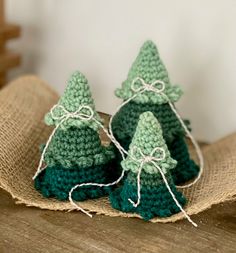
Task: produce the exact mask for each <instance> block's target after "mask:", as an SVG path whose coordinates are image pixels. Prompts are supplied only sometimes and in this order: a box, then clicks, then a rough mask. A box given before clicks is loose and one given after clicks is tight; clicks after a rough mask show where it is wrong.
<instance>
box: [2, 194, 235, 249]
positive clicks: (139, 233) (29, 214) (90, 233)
mask: <svg viewBox="0 0 236 253" xmlns="http://www.w3.org/2000/svg"><path fill="white" fill-rule="evenodd" d="M193 219H194V220H195V221H196V222H197V223H198V224H199V228H197V229H196V228H194V227H192V225H191V224H189V223H188V222H187V221H180V222H177V223H174V224H152V223H149V222H145V221H142V220H139V219H131V218H121V217H116V218H113V217H106V216H100V215H97V216H94V217H93V218H92V219H91V218H89V217H87V216H85V215H84V214H81V213H79V212H72V213H65V212H54V211H47V210H40V209H36V208H29V207H25V206H18V205H15V204H14V201H13V200H12V199H11V198H10V197H9V196H8V194H7V193H5V192H3V191H0V224H1V225H0V252H1V253H2V252H3V253H4V252H6V253H7V252H11V253H16V252H65V253H67V252H96V253H100V252H114V253H116V252H132V253H133V252H150V253H157V252H170V253H171V252H175V253H176V252H193V253H194V252H203V253H204V252H207V253H210V252H224V253H228V252H232V253H233V252H236V203H227V204H224V205H219V206H215V207H213V208H212V209H210V210H208V211H206V212H203V213H201V214H199V215H195V216H193Z"/></svg>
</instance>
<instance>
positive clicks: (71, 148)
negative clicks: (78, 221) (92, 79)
mask: <svg viewBox="0 0 236 253" xmlns="http://www.w3.org/2000/svg"><path fill="white" fill-rule="evenodd" d="M90 108H91V109H90ZM76 112H77V114H74V116H70V117H68V113H76ZM93 118H95V119H96V120H97V121H101V119H100V117H99V115H98V114H97V113H96V111H95V106H94V102H93V99H92V96H91V92H90V89H89V86H88V82H87V79H86V78H85V77H84V76H83V75H82V74H81V73H79V72H76V73H74V74H73V75H72V77H71V78H70V80H69V82H68V85H67V88H66V90H65V92H64V95H63V96H62V97H61V98H60V100H59V102H58V104H57V106H56V107H55V108H53V110H52V111H51V112H50V113H48V114H47V115H46V116H45V122H46V124H48V125H55V126H58V125H59V127H58V129H57V130H56V132H55V134H54V135H53V137H52V140H51V142H50V144H49V146H48V148H47V149H46V153H45V156H44V161H45V163H46V166H47V167H46V169H45V170H43V171H42V172H41V173H40V174H39V175H38V176H37V178H36V179H35V187H36V189H37V190H39V191H40V192H41V193H42V195H43V196H44V197H47V198H48V197H55V198H57V199H59V200H66V199H68V194H69V192H70V190H71V188H72V187H73V186H75V185H76V184H81V183H88V182H92V183H102V184H104V183H107V182H110V179H109V167H110V165H111V162H112V161H113V158H114V152H113V150H112V147H110V146H109V147H104V146H102V144H101V141H100V138H99V134H98V130H99V128H100V127H99V125H98V124H97V123H96V122H95V121H94V120H93ZM108 191H109V188H107V187H102V188H100V187H95V186H83V187H80V188H77V189H76V190H75V191H74V192H73V195H72V198H73V199H74V200H77V201H82V200H86V199H91V198H97V197H100V196H103V195H105V194H107V193H108Z"/></svg>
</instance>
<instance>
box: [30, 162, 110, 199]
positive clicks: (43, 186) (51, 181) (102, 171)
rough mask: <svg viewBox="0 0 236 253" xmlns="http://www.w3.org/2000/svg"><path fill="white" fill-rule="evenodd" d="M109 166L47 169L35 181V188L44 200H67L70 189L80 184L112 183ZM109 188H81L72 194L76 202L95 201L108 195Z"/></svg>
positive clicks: (54, 167) (55, 167)
mask: <svg viewBox="0 0 236 253" xmlns="http://www.w3.org/2000/svg"><path fill="white" fill-rule="evenodd" d="M110 166H111V164H108V165H100V166H96V167H89V168H86V169H80V168H71V169H68V168H63V167H61V166H53V167H47V168H46V169H45V170H44V171H43V172H42V173H41V174H40V175H39V176H38V177H37V178H36V179H35V188H36V189H37V190H38V191H39V192H41V194H42V195H43V196H44V197H46V198H56V199H58V200H62V201H63V200H68V197H69V192H70V190H71V188H72V187H74V186H75V185H77V184H82V183H87V182H91V183H101V184H106V183H110V182H112V181H113V176H112V173H109V170H110V168H109V167H110ZM110 191H111V188H110V187H98V186H82V187H79V188H77V189H76V190H75V191H74V192H73V193H72V198H73V199H74V200H76V201H84V200H87V199H95V198H99V197H102V196H105V195H108V194H109V192H110Z"/></svg>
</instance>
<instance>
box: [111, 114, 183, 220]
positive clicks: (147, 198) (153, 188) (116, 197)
mask: <svg viewBox="0 0 236 253" xmlns="http://www.w3.org/2000/svg"><path fill="white" fill-rule="evenodd" d="M150 156H151V158H150ZM147 157H148V158H147ZM144 159H147V160H144ZM153 162H154V163H155V164H156V165H157V166H158V167H159V168H160V170H161V171H162V172H163V174H164V176H165V178H166V180H167V181H168V184H169V186H170V189H171V190H172V192H173V194H174V195H175V197H176V199H177V200H178V202H179V204H180V205H181V206H183V205H184V204H185V203H186V199H185V197H184V196H183V195H182V193H181V192H178V191H177V189H176V187H175V184H174V182H173V179H172V176H171V171H174V170H175V167H176V164H177V162H176V161H175V160H174V159H172V158H171V156H170V152H169V151H168V148H167V145H166V144H165V141H164V139H163V136H162V129H161V126H160V124H159V123H158V121H157V119H156V118H155V116H154V115H153V114H152V113H151V112H145V113H143V114H141V116H140V119H139V122H138V125H137V129H136V132H135V134H134V137H133V139H132V142H131V144H130V146H129V151H128V156H127V157H126V159H125V160H123V161H122V162H121V166H122V168H123V169H124V170H125V171H127V177H126V178H125V180H124V182H123V184H122V185H121V186H120V187H119V188H117V189H116V190H115V191H114V192H112V193H111V194H110V201H111V204H112V206H113V207H114V208H116V209H118V210H121V211H123V212H134V213H138V214H140V215H141V216H142V217H143V218H144V219H145V220H149V219H151V218H153V217H156V216H159V217H167V216H171V215H172V214H174V213H177V212H179V211H180V209H179V207H178V206H177V205H176V203H175V201H174V200H173V198H172V196H171V194H170V192H169V191H168V189H167V187H166V185H165V183H164V181H163V177H162V175H161V173H160V171H159V170H158V168H157V166H155V165H154V164H153ZM142 163H143V166H142V170H141V175H140V186H141V191H140V196H141V198H140V203H139V205H138V206H137V207H134V206H133V204H132V203H131V202H130V201H129V199H131V200H132V201H134V202H135V201H136V200H137V198H138V193H137V191H138V186H137V175H138V172H139V169H140V166H141V165H142Z"/></svg>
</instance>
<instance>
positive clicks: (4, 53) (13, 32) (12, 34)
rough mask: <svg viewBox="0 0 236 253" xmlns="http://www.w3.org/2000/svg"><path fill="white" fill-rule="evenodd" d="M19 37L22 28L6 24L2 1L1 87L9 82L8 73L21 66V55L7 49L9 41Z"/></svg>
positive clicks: (0, 13) (1, 0)
mask: <svg viewBox="0 0 236 253" xmlns="http://www.w3.org/2000/svg"><path fill="white" fill-rule="evenodd" d="M19 36H20V27H19V26H17V25H12V24H7V23H6V22H5V16H4V0H0V87H1V86H3V85H4V84H5V83H6V81H7V71H9V69H11V68H14V67H17V66H19V64H20V55H19V54H16V53H12V52H9V51H8V50H7V49H6V43H7V41H8V40H10V39H13V38H17V37H19Z"/></svg>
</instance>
